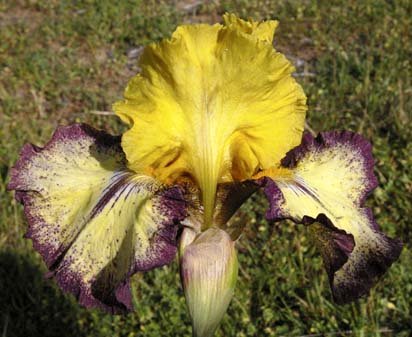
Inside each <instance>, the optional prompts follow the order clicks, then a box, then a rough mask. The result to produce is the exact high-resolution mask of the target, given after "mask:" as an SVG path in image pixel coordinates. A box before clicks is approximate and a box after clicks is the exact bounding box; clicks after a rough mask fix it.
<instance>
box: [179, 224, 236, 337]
mask: <svg viewBox="0 0 412 337" xmlns="http://www.w3.org/2000/svg"><path fill="white" fill-rule="evenodd" d="M180 268H181V278H182V283H183V289H184V292H185V296H186V303H187V306H188V309H189V313H190V316H191V318H192V326H193V336H194V337H211V336H213V334H214V332H215V331H216V328H217V327H218V325H219V323H220V321H221V319H222V317H223V315H224V314H225V312H226V310H227V307H228V306H229V303H230V301H231V299H232V296H233V292H234V288H235V284H236V279H237V271H238V263H237V256H236V250H235V246H234V241H232V240H231V239H230V236H229V235H228V234H227V233H226V232H225V231H223V230H221V229H218V228H215V227H212V228H209V229H208V230H206V231H205V232H203V233H201V234H199V235H198V236H197V238H196V239H195V240H194V241H193V242H192V243H191V244H189V245H187V246H186V248H185V249H184V251H183V252H182V256H181V259H180Z"/></svg>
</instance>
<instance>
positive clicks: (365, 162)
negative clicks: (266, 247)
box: [257, 131, 402, 303]
mask: <svg viewBox="0 0 412 337" xmlns="http://www.w3.org/2000/svg"><path fill="white" fill-rule="evenodd" d="M340 147H344V148H346V149H351V152H352V153H354V154H356V161H358V160H359V162H361V163H362V167H363V176H364V180H363V185H362V186H359V189H360V190H361V191H362V192H361V195H360V196H359V197H358V200H354V206H355V207H357V208H358V210H357V211H358V212H359V214H361V215H362V216H363V219H365V220H366V224H365V226H369V227H370V228H371V229H372V230H373V232H372V233H373V234H371V235H373V236H374V238H373V240H372V238H370V240H368V239H366V240H365V239H364V238H362V239H360V238H356V237H354V236H353V235H352V234H350V233H346V232H345V231H343V230H341V229H339V228H336V227H335V225H334V224H333V223H332V222H331V221H330V219H329V218H328V217H327V216H326V215H325V214H317V215H316V214H315V215H313V214H312V215H311V216H308V215H306V216H304V217H303V218H302V219H299V218H294V217H292V216H291V215H289V214H287V212H286V211H285V207H284V206H285V202H286V201H285V198H284V196H283V194H282V190H281V188H280V187H279V186H280V185H279V186H278V185H277V184H276V182H275V181H273V180H272V179H270V178H268V177H265V178H261V179H260V180H259V181H257V183H258V184H260V186H263V187H264V188H265V194H266V196H267V198H268V200H269V204H270V206H269V210H268V211H267V213H266V217H267V218H268V219H269V220H273V221H280V220H281V219H290V220H292V221H294V222H296V223H303V224H305V225H311V226H310V228H312V231H313V232H314V233H315V235H314V239H315V242H316V243H317V246H318V247H319V248H320V252H321V254H322V257H323V260H324V264H325V267H326V270H327V272H328V275H329V280H330V285H331V288H332V293H333V297H334V299H335V301H336V302H337V303H347V302H350V301H353V300H355V299H357V298H359V297H362V296H366V295H367V294H368V293H369V290H370V288H371V287H372V286H373V285H375V284H376V283H377V282H378V280H379V278H380V277H381V276H382V275H383V274H384V273H385V272H386V270H387V269H388V268H389V267H390V266H391V264H392V263H393V262H394V261H396V260H397V259H398V257H399V255H400V253H401V250H402V243H401V241H399V240H397V239H391V238H389V237H387V236H386V235H385V234H384V233H382V232H381V231H380V230H379V226H378V225H377V223H376V221H375V219H374V217H373V214H372V211H371V209H369V208H366V207H364V202H365V199H366V198H367V196H368V195H369V194H370V193H371V192H372V191H373V190H374V189H375V188H376V186H377V185H378V181H377V179H376V177H375V175H374V172H373V166H374V159H373V157H372V146H371V144H370V143H369V142H368V141H367V140H365V139H364V138H363V137H362V136H360V135H358V134H355V133H352V132H348V131H333V132H324V133H320V134H319V135H318V136H317V137H316V138H314V137H313V136H311V135H310V134H309V133H306V134H305V135H304V137H303V139H302V143H301V145H299V146H297V147H296V148H294V149H292V150H291V151H289V152H288V153H287V154H286V156H285V158H284V159H283V160H282V162H281V165H282V166H283V167H285V168H289V169H291V170H292V171H293V169H294V168H296V167H297V166H298V165H299V163H300V162H301V161H302V160H303V159H304V158H306V156H307V155H309V154H310V155H312V156H315V157H316V155H317V154H319V156H322V151H323V150H325V149H332V150H333V149H335V148H336V151H339V148H340ZM350 160H354V159H350ZM306 183H307V184H308V185H310V181H308V182H306ZM293 184H294V186H295V187H294V188H295V189H296V190H297V191H299V192H300V193H304V194H306V195H309V196H311V197H312V198H314V199H315V200H317V201H318V202H319V204H321V205H322V206H323V204H322V201H321V200H319V199H317V196H316V195H315V194H313V193H312V192H311V191H310V189H307V188H306V189H303V188H302V186H301V185H300V181H296V182H294V183H293ZM309 192H310V193H309ZM319 224H321V225H319ZM314 228H316V230H313V229H314ZM356 248H357V250H356V254H355V249H356ZM338 272H339V274H337V273H338ZM337 275H339V276H338V277H336V276H337Z"/></svg>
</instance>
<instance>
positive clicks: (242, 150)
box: [114, 16, 306, 223]
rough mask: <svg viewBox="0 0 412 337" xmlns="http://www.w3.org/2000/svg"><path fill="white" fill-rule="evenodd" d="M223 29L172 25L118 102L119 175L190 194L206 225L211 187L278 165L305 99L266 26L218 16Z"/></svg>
mask: <svg viewBox="0 0 412 337" xmlns="http://www.w3.org/2000/svg"><path fill="white" fill-rule="evenodd" d="M225 20H226V24H225V25H218V24H217V25H214V26H209V25H204V24H199V25H192V26H181V27H178V28H177V30H176V31H175V32H174V33H173V35H172V38H171V39H170V40H164V41H162V42H160V43H158V44H153V45H150V46H148V47H147V48H146V49H145V51H144V53H143V55H142V57H141V60H140V67H141V69H142V73H141V74H139V75H137V76H136V77H134V78H133V79H132V80H131V81H130V83H129V84H128V86H127V88H126V91H125V95H124V96H125V99H124V100H123V101H121V102H118V103H116V104H115V105H114V110H115V111H116V113H117V114H118V115H119V116H120V118H121V119H122V120H123V121H125V122H127V123H129V124H130V125H131V129H130V130H129V131H127V132H126V133H125V134H124V136H123V138H122V147H123V149H124V151H125V153H126V156H127V159H128V162H129V164H128V165H129V168H130V169H132V170H134V171H136V172H146V173H148V174H150V175H153V176H154V177H157V178H159V179H160V180H162V181H166V182H171V181H174V180H175V179H176V178H177V177H179V176H181V175H183V174H184V175H187V176H190V177H192V179H194V180H195V182H196V184H198V185H199V187H200V189H201V195H202V204H203V205H204V208H205V209H204V215H205V223H212V213H213V208H214V206H215V197H216V188H217V184H219V183H224V182H231V181H241V180H244V179H248V178H250V177H251V176H252V175H253V174H254V173H256V172H257V170H258V169H267V168H269V167H270V166H271V165H273V164H274V163H279V162H280V160H281V159H282V158H283V156H284V154H285V153H286V152H287V151H289V150H290V149H291V148H293V147H294V146H296V145H298V144H299V142H300V139H301V136H302V131H303V125H304V118H305V111H306V97H305V95H304V93H303V91H302V89H301V87H300V86H299V85H298V84H297V83H296V81H295V79H294V78H293V77H292V76H291V73H292V72H293V71H294V68H293V66H292V65H291V64H290V63H289V62H288V61H287V60H286V58H285V57H284V56H283V55H282V54H280V53H277V52H276V51H275V50H273V48H272V45H271V43H270V42H271V41H272V35H273V32H274V29H275V26H276V24H277V23H276V22H271V21H269V22H267V23H256V22H253V21H249V22H246V21H242V20H240V19H238V18H235V17H233V16H226V17H225Z"/></svg>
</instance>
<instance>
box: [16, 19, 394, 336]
mask: <svg viewBox="0 0 412 337" xmlns="http://www.w3.org/2000/svg"><path fill="white" fill-rule="evenodd" d="M277 24H278V23H277V22H276V21H265V22H254V21H251V20H249V21H243V20H241V19H239V18H237V17H236V16H234V15H228V14H227V15H225V16H224V23H223V24H215V25H206V24H196V25H186V26H180V27H178V28H177V29H176V31H175V32H174V33H173V35H172V37H171V38H170V39H167V40H163V41H161V42H159V43H155V44H151V45H149V46H147V47H146V48H145V50H144V52H143V55H142V56H141V59H140V67H141V73H140V74H138V75H136V76H135V77H134V78H132V79H131V80H130V82H129V84H128V86H127V88H126V90H125V93H124V99H123V100H121V101H119V102H117V103H115V104H114V111H115V112H116V114H117V115H118V116H119V117H120V118H121V120H122V121H124V122H125V123H127V124H128V125H129V127H130V128H129V129H128V131H126V132H125V133H124V134H123V135H122V136H121V137H118V136H112V135H110V134H108V133H106V132H104V131H99V130H96V129H94V128H92V127H91V126H88V125H86V124H74V125H69V126H63V127H59V128H58V129H57V130H56V131H55V133H54V134H53V136H52V138H51V140H50V141H49V142H48V143H47V144H46V145H45V146H44V147H43V148H40V147H37V146H34V145H30V144H26V145H25V146H24V147H23V149H22V151H21V154H20V157H19V159H18V161H17V163H16V164H15V166H14V167H13V169H12V171H11V180H10V183H9V185H8V188H9V189H11V190H15V191H16V192H15V195H16V198H17V200H18V201H20V202H21V203H22V204H23V205H24V212H25V215H26V218H27V221H28V225H29V228H28V232H27V237H29V238H31V239H32V241H33V245H34V248H35V249H36V250H37V251H38V252H39V253H40V254H41V255H42V257H43V259H44V261H45V263H46V264H47V266H48V268H49V269H50V273H49V274H50V276H54V277H55V279H56V280H57V283H58V284H59V286H60V287H61V288H62V289H63V290H66V291H69V292H70V293H72V294H74V296H75V297H76V298H77V299H78V300H79V302H80V304H82V305H84V306H86V307H100V308H103V309H104V310H106V311H108V312H111V313H121V312H125V311H128V310H131V309H132V303H131V295H130V277H131V276H132V275H133V274H134V273H136V272H143V271H148V270H151V269H153V268H157V267H160V266H163V265H166V264H169V263H171V262H172V261H173V260H174V258H175V256H178V259H179V263H180V271H181V280H182V285H183V289H184V293H185V297H186V301H187V305H188V309H189V313H190V317H191V319H192V324H193V331H194V332H193V334H194V336H197V337H205V336H212V335H213V334H214V332H215V330H216V328H217V326H218V324H219V322H220V320H221V318H222V316H223V315H224V313H225V311H226V309H227V306H228V305H229V302H230V300H231V298H232V295H233V292H234V288H235V283H236V277H237V268H238V266H237V257H236V256H237V255H236V248H235V241H236V240H237V239H238V237H239V235H240V234H241V232H242V229H243V228H242V226H241V225H237V226H236V225H235V226H228V220H229V219H230V218H231V217H232V215H233V214H234V212H235V211H236V210H237V209H238V208H239V207H240V206H241V204H242V203H243V202H244V201H245V200H246V199H248V197H249V196H250V195H252V194H253V193H254V192H256V191H257V190H259V189H263V190H264V193H265V195H266V197H267V199H268V200H269V209H268V210H267V212H266V217H267V219H269V220H271V221H280V220H282V219H291V220H292V221H294V222H296V223H300V224H304V225H306V226H309V227H310V229H311V231H312V233H313V234H314V235H313V236H314V244H315V245H316V246H317V247H318V248H319V250H320V252H321V255H322V257H323V261H324V265H325V267H326V271H327V274H328V276H329V280H330V285H331V289H332V294H333V298H334V300H335V301H336V302H337V303H346V302H349V301H352V300H354V299H356V298H359V297H361V296H364V295H366V294H367V293H368V291H369V289H370V288H371V287H372V286H373V285H374V284H375V283H376V282H377V281H378V279H379V277H380V276H382V275H383V274H384V273H385V271H386V270H387V269H388V268H389V266H390V265H391V264H392V263H393V262H394V261H395V260H396V259H397V258H398V256H399V254H400V252H401V248H402V245H401V243H400V241H398V240H396V239H391V238H389V237H387V236H386V235H385V234H384V233H382V232H381V231H380V230H379V227H378V225H377V224H376V222H375V220H374V218H373V215H372V212H371V210H370V209H369V208H367V207H365V206H364V201H365V198H366V196H367V195H368V194H369V193H370V192H371V191H372V190H373V189H374V188H375V187H376V185H377V179H376V177H375V176H374V173H373V158H372V154H371V145H370V143H369V142H368V141H366V140H365V139H364V138H363V137H362V136H360V135H358V134H354V133H352V132H347V131H342V132H336V131H333V132H324V133H320V134H319V135H318V136H317V137H316V138H314V137H313V136H311V135H310V134H305V133H304V120H305V113H306V110H307V107H306V97H305V94H304V92H303V90H302V88H301V87H300V85H299V84H298V83H297V82H296V80H295V79H294V78H293V77H292V73H293V71H294V68H293V66H292V65H291V64H290V62H289V61H288V60H287V59H286V58H285V56H284V55H282V54H281V53H279V52H276V51H275V50H274V49H273V46H272V40H273V35H274V31H275V28H276V26H277Z"/></svg>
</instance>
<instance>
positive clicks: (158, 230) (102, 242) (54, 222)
mask: <svg viewBox="0 0 412 337" xmlns="http://www.w3.org/2000/svg"><path fill="white" fill-rule="evenodd" d="M125 164H126V162H125V157H124V154H123V152H122V150H121V147H120V139H119V137H114V136H111V135H109V134H107V133H105V132H103V131H98V130H96V129H93V128H92V127H90V126H88V125H85V124H74V125H70V126H67V127H60V128H58V129H57V130H56V132H55V133H54V135H53V137H52V139H51V140H50V142H48V143H47V144H46V146H45V147H44V148H38V147H36V146H33V145H30V144H26V145H25V146H24V147H23V150H22V151H21V154H20V158H19V160H18V161H17V163H16V164H15V166H14V167H13V169H12V170H11V179H10V183H9V185H8V189H10V190H15V191H16V199H17V200H18V201H20V202H21V203H22V204H23V205H24V211H25V215H26V218H27V221H28V224H29V228H28V231H27V234H26V236H27V237H29V238H31V239H32V241H33V246H34V248H35V249H36V250H37V251H38V252H39V253H40V254H41V255H42V257H43V259H44V261H45V262H46V264H47V266H48V268H49V269H50V272H49V273H48V275H49V276H54V277H55V278H56V280H57V282H58V284H59V285H60V286H61V288H63V289H64V290H66V291H69V292H71V293H72V294H74V296H76V298H78V300H79V302H80V303H81V304H82V305H84V306H86V307H100V308H103V309H104V310H106V311H108V312H111V313H120V312H124V311H127V310H131V309H132V308H131V295H130V284H129V278H130V276H131V275H132V274H134V273H136V272H138V271H146V270H150V269H152V268H156V267H159V266H162V265H165V264H167V263H169V262H171V261H172V259H173V258H174V256H175V255H176V251H177V250H176V246H177V243H176V236H177V231H178V223H179V221H181V220H183V218H184V217H185V202H184V201H183V199H182V193H181V191H180V189H178V188H168V189H166V188H165V187H164V186H162V185H160V184H159V183H158V182H157V181H155V180H154V179H153V178H151V177H148V176H144V175H137V174H135V173H133V172H130V171H128V170H127V169H126V165H125Z"/></svg>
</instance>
